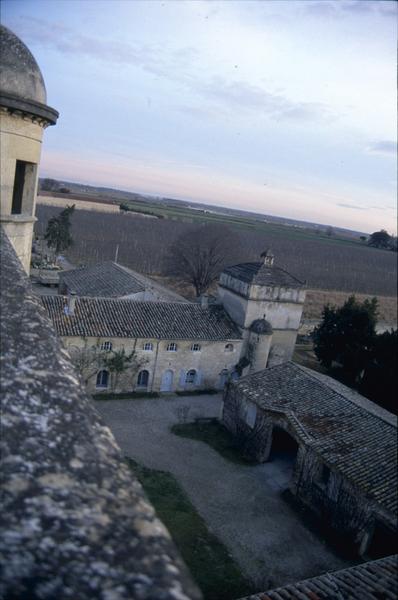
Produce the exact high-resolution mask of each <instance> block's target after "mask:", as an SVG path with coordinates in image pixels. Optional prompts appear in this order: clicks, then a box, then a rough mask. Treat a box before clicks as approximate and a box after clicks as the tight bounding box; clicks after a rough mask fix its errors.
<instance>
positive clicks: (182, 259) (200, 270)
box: [167, 223, 240, 296]
mask: <svg viewBox="0 0 398 600" xmlns="http://www.w3.org/2000/svg"><path fill="white" fill-rule="evenodd" d="M239 245H240V242H239V239H238V238H237V236H236V235H235V234H234V233H233V232H232V231H231V230H230V229H228V227H225V226H223V225H213V224H209V223H205V224H203V225H200V226H199V227H195V228H194V229H191V230H190V231H187V232H186V233H183V234H182V235H181V236H180V237H178V238H177V240H176V241H175V243H174V244H173V245H172V246H171V248H170V252H169V256H168V257H167V266H168V271H169V274H170V275H174V276H175V277H177V278H178V279H179V280H180V281H182V282H185V283H190V284H191V285H192V286H193V287H194V289H195V293H196V296H201V295H202V294H204V293H205V292H206V291H207V290H208V289H209V287H210V286H211V284H212V283H213V282H214V281H215V280H216V279H217V278H218V276H219V274H220V272H221V271H222V269H223V267H225V266H226V265H227V264H228V263H231V262H233V259H234V255H235V256H236V250H237V246H239Z"/></svg>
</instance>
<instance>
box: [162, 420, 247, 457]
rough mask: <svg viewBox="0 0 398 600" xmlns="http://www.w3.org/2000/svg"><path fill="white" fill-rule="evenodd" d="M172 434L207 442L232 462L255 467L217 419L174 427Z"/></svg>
mask: <svg viewBox="0 0 398 600" xmlns="http://www.w3.org/2000/svg"><path fill="white" fill-rule="evenodd" d="M171 432H172V433H174V434H175V435H179V436H180V437H185V438H189V439H191V440H199V441H200V442H205V443H206V444H208V445H209V446H211V447H212V448H213V450H216V452H218V453H219V454H221V456H223V457H224V458H226V459H227V460H229V461H230V462H233V463H236V464H239V465H246V466H247V465H253V463H252V462H250V461H248V460H247V459H245V458H244V456H242V453H241V450H240V448H239V447H238V444H237V442H236V440H235V438H234V436H233V435H232V433H230V432H229V431H228V429H226V428H225V427H224V426H223V425H222V424H221V423H220V422H219V421H218V420H217V419H207V420H204V421H202V420H197V421H195V422H194V423H180V424H178V425H172V427H171Z"/></svg>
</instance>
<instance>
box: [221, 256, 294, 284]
mask: <svg viewBox="0 0 398 600" xmlns="http://www.w3.org/2000/svg"><path fill="white" fill-rule="evenodd" d="M223 273H226V274H227V275H230V276H231V277H235V278H236V279H240V280H241V281H245V282H246V283H250V284H253V285H269V286H282V287H289V288H297V287H303V286H304V282H302V281H300V280H299V279H297V278H296V277H294V276H293V275H290V273H288V272H287V271H285V270H284V269H280V268H279V267H274V266H272V267H268V266H266V265H265V264H264V263H262V262H254V263H241V264H240V265H233V266H232V267H227V268H226V269H224V271H223Z"/></svg>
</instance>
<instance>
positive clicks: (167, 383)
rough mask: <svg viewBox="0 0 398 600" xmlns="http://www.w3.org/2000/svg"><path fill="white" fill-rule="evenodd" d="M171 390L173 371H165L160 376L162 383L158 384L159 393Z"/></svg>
mask: <svg viewBox="0 0 398 600" xmlns="http://www.w3.org/2000/svg"><path fill="white" fill-rule="evenodd" d="M172 389H173V371H170V370H168V371H165V372H164V373H163V375H162V382H161V384H160V391H161V392H171V391H172Z"/></svg>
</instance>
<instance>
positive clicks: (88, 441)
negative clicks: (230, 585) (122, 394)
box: [0, 232, 201, 600]
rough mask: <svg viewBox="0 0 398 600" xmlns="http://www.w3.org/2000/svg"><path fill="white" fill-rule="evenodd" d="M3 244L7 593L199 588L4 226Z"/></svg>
mask: <svg viewBox="0 0 398 600" xmlns="http://www.w3.org/2000/svg"><path fill="white" fill-rule="evenodd" d="M1 254H2V264H1V266H2V271H1V278H2V281H1V302H2V322H1V355H2V364H1V383H2V390H3V412H2V440H1V442H2V466H1V473H2V512H1V528H2V535H1V537H0V552H1V555H2V564H3V573H2V584H1V588H2V589H1V591H0V595H2V597H4V598H29V599H30V600H35V599H38V598H40V599H50V598H51V599H53V598H57V599H58V600H62V599H64V598H65V599H66V598H73V599H75V598H76V599H77V598H78V599H79V600H86V599H87V600H88V599H90V600H92V599H93V598H101V599H102V600H124V599H133V598H140V599H142V600H145V599H147V600H149V599H151V600H161V599H162V600H177V599H178V600H188V599H199V598H200V597H201V596H200V593H199V592H198V590H197V589H196V587H195V586H194V584H193V583H192V582H191V580H190V577H189V574H188V572H187V569H186V567H185V566H184V564H183V563H182V561H181V559H180V557H179V555H178V553H177V551H176V549H175V547H174V545H173V543H172V541H171V539H170V537H169V534H168V532H167V531H166V529H165V528H164V526H163V525H162V523H161V522H160V521H159V520H158V519H157V518H156V515H155V513H154V510H153V508H152V507H151V505H150V504H149V502H148V500H147V499H146V497H145V495H144V493H143V491H142V488H141V486H140V484H139V483H138V482H137V481H136V480H135V479H134V478H133V477H132V475H131V474H130V472H129V470H128V468H127V466H126V465H125V463H124V461H123V457H122V456H121V452H120V449H119V448H118V446H117V445H116V443H115V440H114V438H113V436H112V434H111V432H110V431H109V429H108V428H107V427H106V426H105V425H104V423H103V422H102V420H101V418H100V417H99V415H98V413H97V412H96V410H95V408H94V407H93V404H92V402H91V400H90V399H89V397H88V396H87V395H86V394H85V393H84V392H83V391H82V389H81V388H80V386H79V384H78V381H77V377H76V374H75V372H74V370H73V368H72V366H71V363H70V359H69V356H68V354H67V352H66V351H65V350H64V349H63V348H62V346H61V345H60V343H59V341H58V339H57V337H56V335H55V332H54V330H53V327H52V324H51V322H50V321H49V319H48V318H47V317H46V316H45V312H44V309H43V308H42V307H41V305H40V302H39V301H38V299H37V298H36V297H35V296H34V294H33V293H32V291H31V288H30V285H29V281H28V279H27V278H26V276H25V275H24V272H23V270H22V267H21V264H20V263H19V261H18V259H17V257H16V255H15V252H14V250H13V248H12V246H11V244H10V243H9V241H8V239H7V237H6V235H5V234H4V232H2V242H1Z"/></svg>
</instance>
